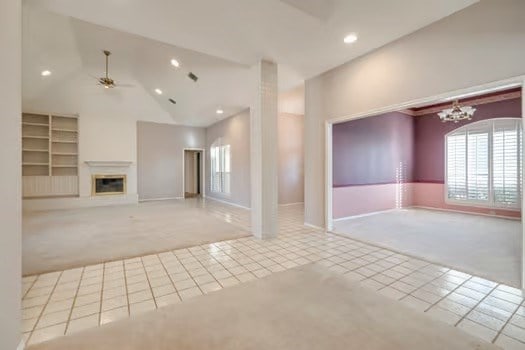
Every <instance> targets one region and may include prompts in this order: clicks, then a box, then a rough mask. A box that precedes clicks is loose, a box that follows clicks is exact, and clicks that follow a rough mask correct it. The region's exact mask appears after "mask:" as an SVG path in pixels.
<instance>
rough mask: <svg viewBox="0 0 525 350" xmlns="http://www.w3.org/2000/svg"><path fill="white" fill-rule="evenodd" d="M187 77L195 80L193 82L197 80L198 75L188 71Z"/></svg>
mask: <svg viewBox="0 0 525 350" xmlns="http://www.w3.org/2000/svg"><path fill="white" fill-rule="evenodd" d="M188 78H190V79H191V80H193V81H195V82H196V81H197V80H199V77H197V76H196V75H195V74H193V73H192V72H189V73H188Z"/></svg>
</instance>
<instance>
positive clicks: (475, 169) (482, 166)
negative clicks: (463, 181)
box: [467, 131, 489, 201]
mask: <svg viewBox="0 0 525 350" xmlns="http://www.w3.org/2000/svg"><path fill="white" fill-rule="evenodd" d="M467 198H468V199H469V200H473V201H488V200H489V133H488V132H480V131H469V132H468V137H467Z"/></svg>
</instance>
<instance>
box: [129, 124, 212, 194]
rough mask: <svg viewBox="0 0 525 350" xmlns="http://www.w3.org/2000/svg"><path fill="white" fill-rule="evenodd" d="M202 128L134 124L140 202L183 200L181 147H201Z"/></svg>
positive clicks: (202, 141)
mask: <svg viewBox="0 0 525 350" xmlns="http://www.w3.org/2000/svg"><path fill="white" fill-rule="evenodd" d="M205 141H206V137H205V129H204V128H194V127H189V126H179V125H170V124H157V123H149V122H138V123H137V146H138V147H137V149H138V151H137V156H138V162H137V163H138V164H137V165H138V193H139V199H162V198H180V197H184V186H183V182H182V164H183V161H184V160H183V149H184V148H204V146H205Z"/></svg>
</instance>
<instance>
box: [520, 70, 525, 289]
mask: <svg viewBox="0 0 525 350" xmlns="http://www.w3.org/2000/svg"><path fill="white" fill-rule="evenodd" d="M521 84H522V85H521V118H522V121H521V122H522V125H525V123H524V120H523V118H525V98H523V96H525V79H523V82H522V83H521ZM523 130H525V128H523V129H522V132H523ZM524 152H525V142H523V144H522V145H521V172H522V174H523V172H524V171H525V157H524V156H523V155H524V154H525V153H524ZM521 188H525V176H522V179H521ZM521 289H523V290H524V291H525V196H524V195H523V193H522V194H521Z"/></svg>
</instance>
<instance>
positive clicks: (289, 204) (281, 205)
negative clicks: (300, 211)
mask: <svg viewBox="0 0 525 350" xmlns="http://www.w3.org/2000/svg"><path fill="white" fill-rule="evenodd" d="M299 204H304V202H295V203H285V204H279V206H280V207H289V206H291V205H299Z"/></svg>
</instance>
